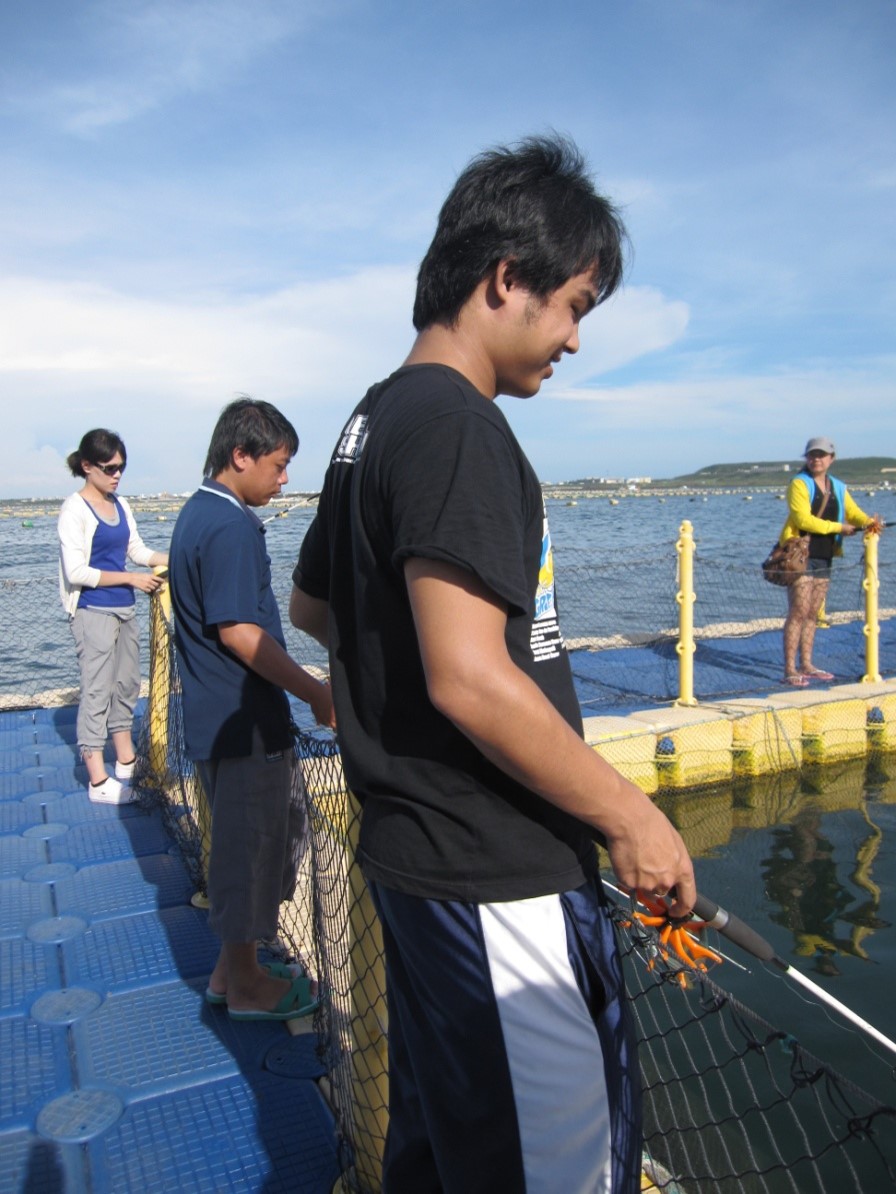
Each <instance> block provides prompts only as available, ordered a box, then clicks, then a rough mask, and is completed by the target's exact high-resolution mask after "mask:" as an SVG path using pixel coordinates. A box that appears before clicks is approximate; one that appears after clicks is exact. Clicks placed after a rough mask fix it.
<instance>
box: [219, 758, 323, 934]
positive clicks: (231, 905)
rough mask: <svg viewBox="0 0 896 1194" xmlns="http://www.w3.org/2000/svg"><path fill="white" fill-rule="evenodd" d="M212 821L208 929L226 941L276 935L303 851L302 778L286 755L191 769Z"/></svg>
mask: <svg viewBox="0 0 896 1194" xmlns="http://www.w3.org/2000/svg"><path fill="white" fill-rule="evenodd" d="M197 768H198V770H199V776H200V779H201V780H202V786H203V787H204V788H205V792H206V795H207V797H208V802H209V806H210V807H211V814H212V834H211V851H210V854H209V863H208V898H209V905H210V908H209V927H210V928H211V929H212V930H213V932H215V933H216V934H217V936H218V937H220V938H221V940H222V941H228V942H231V941H233V942H248V941H257V940H258V939H259V938H273V937H276V935H277V921H278V913H279V909H280V904H281V903H282V901H283V900H288V899H291V898H292V895H293V892H294V891H295V885H296V874H297V871H298V865H299V862H300V861H301V858H302V854H303V852H304V846H305V837H306V834H305V811H304V800H303V796H302V772H301V768H300V767H299V766H298V764H297V762H296V759H295V753H294V751H293V750H292V749H288V750H284V751H282V752H278V753H277V754H275V755H266V754H265V753H264V750H263V749H258V750H257V751H256V752H255V753H253V754H251V755H248V756H247V757H245V758H239V759H206V760H204V761H203V762H200V763H197Z"/></svg>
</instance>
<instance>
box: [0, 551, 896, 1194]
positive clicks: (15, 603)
mask: <svg viewBox="0 0 896 1194" xmlns="http://www.w3.org/2000/svg"><path fill="white" fill-rule="evenodd" d="M763 546H767V545H763ZM738 555H739V557H740V559H733V558H728V556H727V555H726V554H725V553H724V552H716V553H707V552H704V551H702V550H701V549H700V547H699V543H698V549H697V553H696V557H695V560H694V578H695V583H694V590H695V594H696V600H695V602H694V625H695V635H694V637H695V642H696V652H695V656H694V689H695V695H696V697H697V699H698V700H699V701H700V702H701V703H708V704H709V703H712V702H713V701H721V700H725V699H729V698H738V697H739V698H745V697H746V698H754V697H756V698H764V697H765V696H766V695H767V694H768V693H769V692H770V691H771V690H772V689H773V688H774V687H775V685H776V684H778V683H779V681H780V676H781V628H782V625H783V620H784V615H785V612H786V597H785V594H784V591H783V590H782V589H777V588H774V587H772V586H770V585H768V584H767V583H766V582H765V581H764V580H763V578H762V576H761V573H760V571H759V568H758V566H756V565H755V564H751V565H749V566H747V565H745V564H744V563H743V562H742V561H743V558H750V559H754V560H756V559H759V558H761V552H760V546H759V545H756V546H755V548H750V547H749V546H748V547H747V548H746V550H745V549H744V545H743V544H741V545H739V552H738ZM555 566H556V572H557V578H558V590H559V603H560V614H561V620H562V624H563V627H564V634H565V637H566V640H567V643H568V645H569V646H570V648H571V650H572V655H571V661H572V666H573V672H574V678H575V683H576V689H577V693H578V696H579V700H580V703H581V705H582V708H583V712H584V713H585V714H586V716H587V715H589V714H597V715H599V714H605V713H616V712H620V711H626V710H630V709H648V708H652V707H657V706H661V705H663V704H666V705H668V704H669V703H670V702H672V701H674V700H675V699H676V698H677V696H678V695H679V667H680V658H679V654H678V652H677V651H676V644H677V638H678V630H677V627H678V619H679V612H680V577H679V557H678V553H677V552H676V550H675V549H674V545H672V544H667V545H665V546H664V547H663V548H662V549H661V550H655V551H649V552H646V553H645V552H643V551H626V552H622V553H617V554H616V556H614V557H613V558H605V559H604V560H603V561H602V562H600V563H595V562H594V560H593V559H591V558H589V556H588V554H587V553H584V552H579V551H575V550H566V551H558V552H557V557H556V561H555ZM870 580H871V581H872V582H875V583H879V586H880V595H881V600H880V607H881V608H880V623H879V634H880V672H881V674H882V675H883V676H884V677H888V676H893V675H896V617H894V613H896V611H894V609H893V608H891V606H892V605H894V604H896V600H894V595H896V586H894V584H893V576H892V571H888V569H887V566H885V565H882V566H880V567H879V570H878V574H877V575H875V576H872V577H871V578H870ZM868 581H869V577H868V576H867V575H866V570H865V568H864V567H863V565H862V563H861V562H860V561H854V560H851V561H840V562H838V564H837V566H836V567H835V570H834V574H833V579H832V583H831V587H830V591H829V594H828V599H827V603H826V614H827V620H828V622H829V625H828V626H827V627H825V628H824V629H820V630H819V641H818V646H817V659H818V661H819V662H820V663H821V664H823V666H825V667H826V668H828V669H829V670H830V671H832V672H834V673H835V674H836V675H837V677H838V679H843V680H858V679H861V678H862V676H863V675H864V673H865V668H866V662H865V661H866V654H865V649H866V634H865V630H864V613H863V609H864V600H865V591H866V589H865V586H867V584H868ZM274 585H275V592H276V594H277V597H278V601H279V603H280V606H281V608H285V607H286V604H287V602H288V596H289V590H290V585H291V578H290V570H289V568H288V567H286V566H279V567H277V568H275V570H274ZM48 595H49V597H48ZM138 617H139V618H140V619H141V623H142V633H143V643H144V655H146V654H147V653H148V665H147V666H145V667H144V675H145V676H146V677H147V679H146V681H145V686H144V697H145V700H146V706H145V711H144V714H143V717H142V721H141V728H140V741H139V749H138V755H139V765H138V773H137V776H136V783H137V786H138V787H139V789H140V791H141V799H142V800H144V801H146V802H147V803H151V804H154V805H158V806H159V807H161V809H162V811H163V813H164V816H165V819H166V823H167V825H168V827H169V830H170V832H171V833H172V835H173V837H174V839H175V841H176V843H177V844H178V846H179V847H180V850H181V852H182V854H183V857H184V859H185V862H186V865H187V866H188V868H189V870H190V874H191V876H192V879H193V882H194V884H195V887H196V890H197V893H199V898H200V899H201V895H202V893H204V891H205V864H206V859H207V856H208V847H209V828H210V821H209V814H208V808H207V805H206V802H205V797H204V794H203V791H202V786H201V783H200V781H199V777H198V775H197V773H196V771H195V768H194V767H193V765H192V763H191V762H190V761H189V759H188V758H187V757H186V752H185V750H184V742H183V724H182V714H181V704H180V694H179V685H178V680H177V673H176V664H175V657H174V652H173V650H172V642H171V628H170V623H169V621H168V618H167V616H166V614H165V612H164V609H163V605H162V602H161V601H160V600H157V599H154V600H153V601H151V602H142V601H141V602H138ZM0 624H2V625H3V626H4V632H5V639H6V641H5V644H4V650H3V655H2V658H3V666H2V671H0V705H2V706H3V707H6V708H32V707H35V706H49V705H54V704H69V703H72V702H73V701H76V700H77V685H78V675H77V667H76V662H75V654H74V649H73V644H72V641H71V636H70V633H69V631H68V628H67V625H66V622H65V619H64V617H63V616H62V615H61V612H60V611H59V608H58V605H57V604H56V580H55V577H49V576H46V575H42V576H38V577H27V578H22V579H14V578H6V579H4V580H2V581H0ZM285 630H286V634H287V643H288V647H289V649H290V651H291V653H292V654H293V655H294V657H295V658H297V659H300V660H301V661H302V662H303V663H310V664H311V665H312V667H319V668H322V669H323V668H325V667H326V659H325V656H324V654H323V652H322V651H321V649H320V648H319V647H318V646H317V644H315V643H312V642H311V640H309V639H307V638H306V637H305V636H303V635H301V634H299V632H297V631H294V630H293V629H292V628H290V627H286V628H285ZM147 642H149V644H150V647H149V650H148V652H147V649H146V643H147ZM893 699H894V700H896V698H893ZM881 705H883V702H881ZM843 707H844V706H842V705H841V706H838V709H841V708H843ZM295 712H296V716H297V719H298V720H299V721H300V723H301V724H300V731H299V732H298V733H297V738H296V743H297V745H296V750H297V756H298V759H299V762H300V766H299V767H298V768H297V771H296V775H297V783H296V790H295V793H294V798H295V800H296V802H297V803H300V804H301V805H302V807H303V809H304V812H305V815H306V817H307V821H308V824H309V827H310V832H309V834H308V839H307V847H306V849H305V851H304V853H303V854H302V855H301V857H298V858H297V860H296V861H297V869H298V882H297V886H296V891H295V895H294V897H293V899H292V900H291V901H289V902H288V903H286V904H284V905H283V906H282V909H281V919H280V925H279V932H278V937H277V939H276V940H275V941H271V942H267V943H264V944H265V948H266V950H267V951H269V952H270V954H271V955H272V956H275V957H281V958H286V959H293V958H301V959H303V960H304V961H306V962H307V963H308V964H309V966H310V967H311V968H312V969H313V971H314V973H315V974H316V975H317V976H318V978H319V981H320V983H321V985H322V989H323V992H324V998H323V1000H322V1003H321V1006H320V1008H319V1010H318V1012H317V1013H316V1018H315V1029H316V1033H317V1040H318V1047H319V1051H320V1055H321V1059H322V1061H323V1062H324V1065H325V1068H326V1070H327V1074H328V1077H327V1079H326V1080H325V1082H326V1085H327V1087H328V1091H327V1093H328V1097H329V1100H330V1103H331V1106H332V1107H333V1110H334V1114H335V1116H336V1120H337V1125H338V1128H339V1135H340V1139H341V1142H342V1147H343V1157H342V1160H343V1163H344V1168H345V1178H344V1186H345V1188H346V1189H351V1190H357V1191H368V1190H370V1191H372V1190H377V1189H378V1188H379V1176H380V1161H381V1157H382V1149H383V1143H384V1139H385V1132H386V1128H387V1123H388V1114H387V1105H388V1080H387V1061H386V1045H387V1039H388V1023H387V1013H386V1004H385V989H384V977H383V962H382V943H381V938H380V935H379V929H378V924H377V920H376V916H375V913H374V910H373V907H372V905H371V902H370V900H369V897H368V895H367V892H366V889H365V887H364V884H363V882H362V880H361V878H360V873H359V871H358V869H357V868H356V867H355V866H354V865H353V862H352V859H353V856H354V845H355V842H356V840H357V831H358V823H359V816H358V809H357V806H356V804H355V802H354V800H353V798H352V796H351V794H350V793H349V792H347V790H346V786H345V783H344V779H343V775H342V767H341V762H340V758H339V753H338V750H337V748H336V745H335V743H334V742H333V741H332V740H331V739H330V738H329V737H328V736H326V735H323V734H321V733H318V732H316V731H314V730H313V728H312V727H311V726H310V724H309V723H308V722H307V720H306V721H304V722H302V714H303V712H304V707H301V708H297V709H296V710H295ZM893 712H894V714H896V710H894V711H893ZM787 716H788V715H787V714H785V713H783V712H779V711H775V712H773V713H770V714H769V720H768V723H767V725H765V728H764V729H763V730H762V731H761V733H762V734H764V735H765V739H766V740H765V741H764V742H760V743H758V744H757V743H749V752H748V751H747V750H746V748H744V749H743V750H741V753H742V754H746V753H750V752H752V753H760V754H762V760H761V766H762V768H763V769H765V770H786V769H788V768H797V767H799V766H800V765H802V766H804V767H805V765H806V755H805V753H804V750H803V746H804V743H805V742H807V741H809V740H810V739H811V738H812V736H813V734H814V735H815V738H817V739H819V740H820V739H821V738H826V739H827V741H828V743H829V744H830V743H836V742H837V741H839V737H838V736H840V737H843V738H844V740H846V738H848V737H849V736H850V735H851V736H852V738H854V739H856V740H858V739H859V738H860V739H861V749H862V750H863V751H864V750H865V743H866V736H868V738H869V740H870V735H871V734H872V733H874V734H876V735H877V738H876V739H875V742H876V743H877V745H878V746H879V747H880V748H881V749H893V747H894V741H893V739H892V737H891V736H889V729H888V724H889V720H890V718H891V712H890V711H889V709H888V708H887V709H885V710H884V712H883V713H882V714H881V720H880V722H877V723H875V724H874V725H873V726H871V725H869V726H867V727H866V714H865V709H864V706H863V707H862V709H861V710H860V711H859V713H858V714H853V713H850V714H849V716H850V717H858V719H859V720H858V722H857V723H856V724H855V725H853V724H852V722H850V723H849V724H848V725H847V724H846V722H845V721H844V722H843V724H842V725H841V724H839V723H837V722H836V720H832V719H831V717H828V718H827V719H826V720H825V719H821V720H820V721H819V724H818V729H817V732H816V731H815V730H813V729H812V725H813V723H812V722H811V716H812V712H811V710H810V711H809V712H808V713H807V714H804V715H803V717H802V719H801V720H798V723H797V724H796V726H795V727H794V725H792V724H791V723H790V722H788V721H786V718H787ZM845 716H846V715H845V714H842V713H837V714H833V715H832V717H834V718H836V717H845ZM807 717H808V718H809V719H810V720H809V721H808V722H807ZM893 720H896V716H894V717H893ZM807 725H809V727H810V728H809V731H808V733H807V728H806V727H807ZM702 732H704V733H705V735H706V737H704V739H703V740H702V741H701V739H700V738H699V734H700V733H701V731H699V730H698V731H697V734H698V738H697V741H698V746H697V747H696V749H697V750H698V751H702V752H703V753H704V754H706V755H709V754H711V753H712V752H715V753H717V754H720V755H721V754H724V755H725V756H726V758H727V766H728V767H729V769H730V767H731V758H732V755H733V756H734V760H735V773H736V765H737V758H738V749H739V748H738V747H737V743H736V742H735V744H734V747H733V748H732V745H731V743H730V742H727V743H726V744H723V745H722V746H721V747H720V746H718V744H716V743H715V742H713V741H710V739H709V737H708V735H709V730H708V729H707V730H706V731H702ZM661 747H662V740H661V741H660V743H659V745H658V747H657V751H658V755H657V758H656V760H653V759H651V760H650V762H649V764H647V765H646V767H647V770H645V771H644V773H643V776H642V774H641V773H640V772H639V771H638V767H639V766H640V764H636V763H632V764H631V765H630V766H629V765H628V763H627V761H626V756H625V754H624V752H623V754H622V755H621V757H620V758H615V757H611V761H613V762H614V763H616V765H617V766H620V768H621V769H623V770H625V771H626V773H627V774H628V775H629V777H630V778H632V779H634V780H635V782H641V781H642V779H643V778H644V777H647V776H648V774H649V776H650V777H653V788H652V789H651V788H650V787H649V785H648V784H646V783H645V784H643V785H642V786H645V787H646V789H647V790H654V791H656V790H657V787H659V789H661V790H662V789H663V787H664V782H665V780H666V779H669V780H670V781H674V783H679V784H680V783H681V777H680V776H679V777H677V778H676V775H675V772H674V767H675V766H676V765H677V762H676V761H675V760H673V759H669V758H665V759H664V758H662V757H660V754H661ZM298 780H302V781H303V782H302V783H299V782H298ZM684 781H685V786H686V785H687V781H688V776H687V774H685V775H684ZM696 782H697V783H698V784H699V783H700V782H701V777H700V775H699V774H698V775H697V777H696ZM674 783H673V786H674ZM675 799H676V800H677V801H679V802H680V803H681V809H680V810H679V811H680V814H681V815H680V816H679V817H678V819H677V820H676V823H677V824H679V827H680V828H682V831H683V832H685V836H686V839H687V833H686V831H685V827H686V826H687V824H688V822H689V820H693V819H694V817H695V816H696V815H697V814H696V813H694V812H693V811H689V810H692V806H693V805H694V802H693V796H692V792H691V791H690V790H687V787H686V790H684V791H681V792H679V793H678V795H677V796H676V797H675ZM706 800H709V804H710V805H712V801H711V799H710V798H709V797H706V798H705V800H704V803H705V801H706ZM685 806H687V807H685ZM701 807H702V806H701ZM700 815H701V817H703V819H704V821H705V816H704V814H702V813H701V814H700ZM726 824H727V821H726ZM700 832H704V829H701V830H700ZM705 832H707V833H710V834H711V835H713V840H716V839H715V836H714V835H715V826H714V823H713V825H712V826H710V827H709V828H708V829H705ZM720 832H721V831H720ZM619 936H620V945H621V948H622V952H623V955H624V959H625V967H626V978H627V987H628V994H629V997H630V1000H631V1006H632V1011H633V1014H634V1017H635V1022H636V1026H637V1032H638V1037H639V1041H640V1058H641V1067H642V1072H643V1083H644V1090H645V1128H646V1139H645V1169H646V1172H647V1173H649V1174H650V1176H651V1178H652V1180H653V1181H654V1183H655V1184H656V1185H657V1186H658V1187H660V1188H662V1189H665V1190H669V1191H682V1192H686V1191H696V1190H701V1191H702V1190H706V1191H709V1190H716V1189H722V1190H726V1189H727V1190H731V1191H734V1190H738V1191H740V1190H745V1191H752V1190H756V1191H769V1192H770V1194H777V1192H778V1191H797V1190H798V1191H800V1194H802V1192H803V1191H807V1190H819V1191H821V1190H825V1191H837V1192H838V1194H839V1191H842V1190H846V1189H863V1190H864V1189H868V1190H876V1189H881V1190H884V1189H892V1188H894V1186H896V1179H894V1169H896V1162H894V1158H893V1148H894V1142H896V1123H894V1121H893V1111H892V1109H891V1108H890V1107H888V1106H887V1105H885V1103H884V1102H883V1101H881V1100H880V1099H879V1098H875V1097H873V1096H872V1095H870V1094H867V1093H865V1092H864V1091H863V1090H861V1089H860V1088H859V1087H858V1086H857V1085H855V1084H854V1083H853V1082H851V1081H849V1080H847V1079H846V1078H843V1077H840V1076H839V1075H838V1074H837V1073H836V1072H835V1071H834V1069H833V1068H831V1067H829V1066H827V1065H826V1064H825V1063H824V1062H823V1061H819V1060H818V1059H816V1058H814V1057H812V1056H811V1055H810V1054H809V1053H807V1052H806V1051H804V1050H803V1049H802V1048H801V1047H800V1045H799V1044H798V1042H796V1041H794V1040H793V1039H792V1038H790V1037H787V1036H786V1035H785V1034H783V1033H781V1032H779V1031H777V1030H775V1029H774V1028H772V1027H771V1026H770V1025H769V1024H768V1023H767V1022H766V1021H765V1020H763V1019H762V1018H761V1017H759V1016H757V1015H756V1014H754V1013H753V1012H751V1011H750V1010H749V1008H748V1007H747V1006H745V1005H744V1004H743V1003H740V1002H738V1001H737V999H735V998H734V997H733V996H732V995H730V994H728V993H726V992H725V991H724V990H723V989H722V987H720V986H717V985H716V983H715V982H714V981H713V980H712V979H711V978H709V977H707V976H702V977H696V978H695V979H694V980H693V981H691V982H690V983H689V984H688V985H687V986H686V987H684V988H683V987H682V986H681V985H680V984H679V982H678V980H677V978H676V976H675V974H674V971H673V972H672V973H671V974H670V973H668V972H667V971H666V970H664V969H663V967H661V966H657V965H656V961H655V956H654V951H655V946H654V945H651V943H650V942H649V940H646V941H645V940H644V939H643V938H642V937H640V936H637V935H635V936H633V933H632V930H631V929H630V928H626V927H623V926H622V924H621V923H620V928H619ZM650 962H653V963H654V964H653V967H652V969H649V968H648V964H649V963H650Z"/></svg>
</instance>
